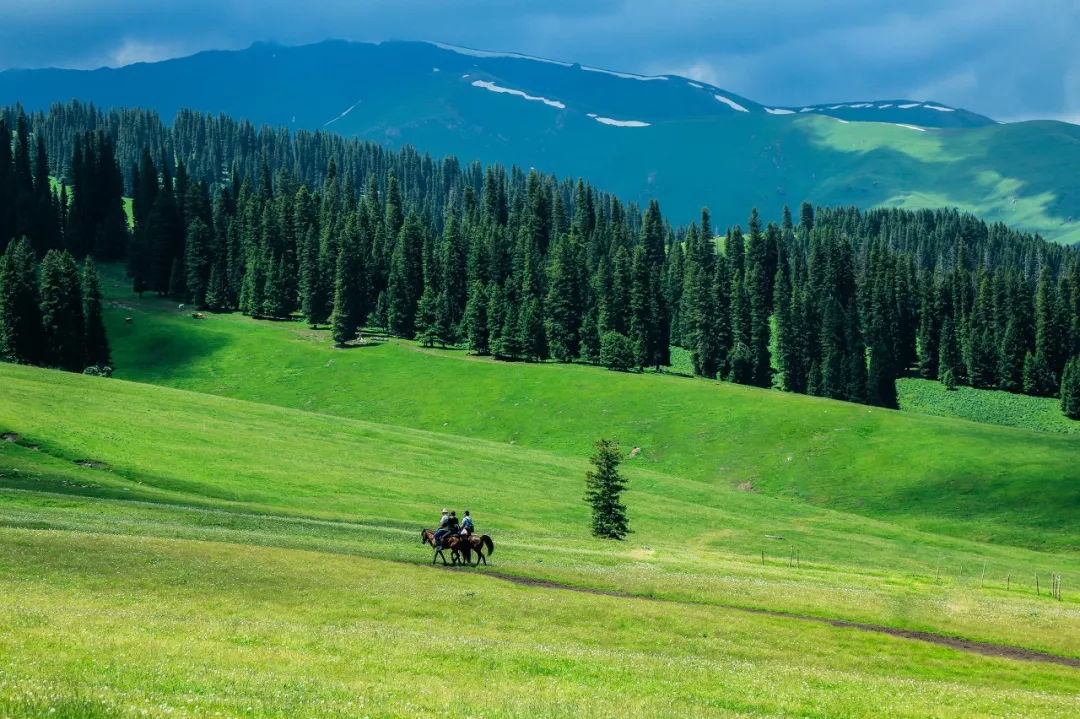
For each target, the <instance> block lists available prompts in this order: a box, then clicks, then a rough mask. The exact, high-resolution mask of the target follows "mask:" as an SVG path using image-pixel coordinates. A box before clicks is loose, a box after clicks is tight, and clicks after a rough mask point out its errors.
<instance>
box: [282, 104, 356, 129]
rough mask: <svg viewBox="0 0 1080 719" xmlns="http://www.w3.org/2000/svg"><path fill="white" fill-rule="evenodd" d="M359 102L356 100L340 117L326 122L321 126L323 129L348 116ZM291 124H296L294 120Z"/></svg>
mask: <svg viewBox="0 0 1080 719" xmlns="http://www.w3.org/2000/svg"><path fill="white" fill-rule="evenodd" d="M360 102H361V101H360V100H357V101H356V102H354V103H353V104H352V105H350V106H349V108H348V109H347V110H345V112H343V113H341V114H340V115H338V116H337V117H335V118H334V119H333V120H330V121H329V122H327V123H326V124H325V125H323V127H327V126H329V125H333V124H334V123H335V122H337V121H338V120H340V119H341V118H343V117H345V116H346V115H348V114H349V113H350V112H352V111H353V108H354V107H356V106H357V105H359V104H360ZM293 122H296V118H293Z"/></svg>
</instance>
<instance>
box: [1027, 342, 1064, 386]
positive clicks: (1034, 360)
mask: <svg viewBox="0 0 1080 719" xmlns="http://www.w3.org/2000/svg"><path fill="white" fill-rule="evenodd" d="M1023 374H1024V376H1023V390H1024V393H1025V394H1030V395H1034V396H1036V397H1052V396H1054V394H1055V393H1056V392H1057V391H1058V390H1059V389H1060V388H1061V385H1059V384H1058V382H1057V379H1056V378H1055V377H1054V372H1053V370H1051V369H1050V363H1049V362H1048V361H1047V359H1046V355H1044V354H1043V353H1042V352H1036V353H1035V354H1034V355H1033V354H1031V353H1030V352H1028V353H1027V356H1026V357H1025V358H1024V370H1023Z"/></svg>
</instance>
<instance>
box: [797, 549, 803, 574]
mask: <svg viewBox="0 0 1080 719" xmlns="http://www.w3.org/2000/svg"><path fill="white" fill-rule="evenodd" d="M795 568H796V569H801V568H802V565H801V564H799V550H798V549H796V550H795Z"/></svg>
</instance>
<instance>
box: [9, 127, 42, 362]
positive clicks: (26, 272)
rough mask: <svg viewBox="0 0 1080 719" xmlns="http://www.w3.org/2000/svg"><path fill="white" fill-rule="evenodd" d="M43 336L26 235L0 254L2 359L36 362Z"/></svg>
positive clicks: (35, 267)
mask: <svg viewBox="0 0 1080 719" xmlns="http://www.w3.org/2000/svg"><path fill="white" fill-rule="evenodd" d="M2 139H3V138H2V136H0V140H2ZM0 169H2V168H0ZM41 335H42V325H41V308H40V301H39V297H38V274H37V264H36V262H35V259H34V249H33V247H31V246H30V241H29V240H27V239H26V238H25V237H23V238H21V239H19V240H16V241H15V242H12V243H11V244H9V245H8V246H7V250H6V251H5V252H4V254H3V255H2V256H0V360H4V361H7V362H18V363H22V364H37V363H38V362H40V360H41V341H42V336H41Z"/></svg>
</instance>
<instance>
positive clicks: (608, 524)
mask: <svg viewBox="0 0 1080 719" xmlns="http://www.w3.org/2000/svg"><path fill="white" fill-rule="evenodd" d="M589 461H590V462H591V463H592V465H593V467H595V470H593V471H590V472H587V473H586V474H585V500H586V501H587V502H588V503H589V504H590V505H591V506H592V532H593V534H594V535H595V536H597V537H604V538H607V539H622V538H623V537H625V536H626V535H627V534H628V533H629V532H630V528H629V526H628V521H627V519H626V507H625V506H624V505H623V503H622V502H621V501H620V495H622V491H623V490H624V489H626V479H625V478H624V477H623V476H622V475H621V474H619V463H621V462H622V452H620V451H619V443H618V442H615V441H613V440H610V439H601V440H597V442H596V454H594V455H593V456H592V457H591V458H590V459H589Z"/></svg>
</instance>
